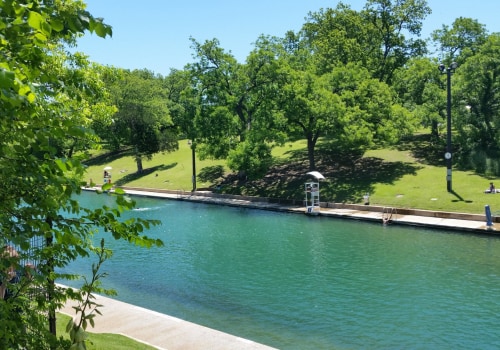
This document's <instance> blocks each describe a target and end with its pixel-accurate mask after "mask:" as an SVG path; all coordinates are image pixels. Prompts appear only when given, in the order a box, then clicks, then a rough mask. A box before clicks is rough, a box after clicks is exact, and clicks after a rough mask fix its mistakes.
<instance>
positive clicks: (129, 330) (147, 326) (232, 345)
mask: <svg viewBox="0 0 500 350" xmlns="http://www.w3.org/2000/svg"><path fill="white" fill-rule="evenodd" d="M95 297H96V299H95V300H94V301H95V302H96V303H98V304H101V305H103V307H101V308H100V311H101V313H102V315H97V316H96V320H95V327H94V328H91V327H89V328H87V331H89V332H91V333H114V334H122V335H125V336H127V337H130V338H132V339H135V340H137V341H139V342H141V343H145V344H148V345H151V346H153V347H155V348H157V349H169V350H176V349H178V350H200V349H204V350H210V349H213V350H235V349H242V350H266V349H267V350H270V349H273V348H271V347H268V346H265V345H262V344H258V343H256V342H253V341H251V340H247V339H243V338H240V337H236V336H233V335H230V334H227V333H223V332H219V331H217V330H215V329H211V328H207V327H203V326H200V325H197V324H194V323H191V322H187V321H184V320H181V319H179V318H175V317H171V316H168V315H165V314H161V313H159V312H155V311H152V310H148V309H145V308H142V307H139V306H135V305H131V304H127V303H123V302H121V301H117V300H115V299H111V298H107V297H103V296H101V295H95ZM73 305H74V303H71V302H70V303H67V304H66V305H65V307H64V308H62V309H61V310H59V311H60V312H62V313H65V314H67V315H70V316H72V317H73V316H74V315H75V311H74V309H72V306H73Z"/></svg>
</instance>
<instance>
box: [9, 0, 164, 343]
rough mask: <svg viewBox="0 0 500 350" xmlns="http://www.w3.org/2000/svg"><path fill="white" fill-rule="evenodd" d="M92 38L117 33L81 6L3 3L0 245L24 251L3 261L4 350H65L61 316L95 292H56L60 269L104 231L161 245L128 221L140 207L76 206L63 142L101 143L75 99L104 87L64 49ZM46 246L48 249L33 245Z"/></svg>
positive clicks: (74, 171) (74, 168)
mask: <svg viewBox="0 0 500 350" xmlns="http://www.w3.org/2000/svg"><path fill="white" fill-rule="evenodd" d="M86 31H90V32H93V33H95V34H97V35H99V36H102V37H104V36H107V35H110V34H111V27H110V26H108V25H106V24H104V23H103V22H102V20H101V19H97V18H95V17H93V16H92V15H91V14H90V13H88V12H87V11H86V10H85V7H84V5H83V3H82V2H80V1H71V0H68V1H64V2H63V1H34V0H25V1H23V2H19V1H14V0H6V1H2V2H0V112H1V113H0V136H1V142H0V147H1V151H0V181H1V183H2V186H1V188H0V203H1V206H0V246H1V247H4V246H5V245H12V246H15V247H16V248H17V249H18V251H19V253H20V255H19V256H9V255H5V254H3V251H2V254H0V279H1V281H2V283H3V284H4V286H6V287H8V288H9V289H10V290H11V291H12V293H13V296H12V297H11V298H9V299H8V300H3V299H0V344H1V345H2V348H9V349H11V348H15V349H23V348H24V349H40V348H48V347H52V348H55V347H57V346H58V345H57V342H58V341H57V339H56V336H55V322H54V320H55V317H54V316H55V310H56V309H57V308H58V306H59V305H60V304H61V303H62V302H64V301H65V299H66V298H68V297H69V296H73V297H77V298H80V299H83V297H84V294H85V293H86V292H89V290H88V289H85V290H81V291H79V292H75V291H74V292H73V293H71V290H65V289H61V288H59V287H57V286H56V285H55V284H54V282H55V280H56V279H58V280H59V281H61V282H62V281H63V280H62V279H63V278H64V276H63V275H60V274H58V273H57V269H58V268H60V267H64V266H66V265H67V264H68V263H69V262H70V261H72V260H74V259H76V258H78V257H80V256H87V255H89V253H90V251H92V244H91V240H90V238H91V236H92V234H93V232H94V231H95V230H96V227H102V228H103V229H104V230H105V231H107V232H110V233H111V234H112V235H110V237H109V238H110V239H126V240H128V241H130V242H135V243H137V244H145V245H150V244H153V243H156V244H161V242H159V241H154V240H151V239H148V238H147V237H145V236H143V234H141V232H142V230H143V229H144V228H145V227H147V226H148V225H149V224H150V223H149V222H147V221H142V220H136V219H132V220H130V221H126V222H121V221H120V220H119V216H120V210H121V209H124V208H127V207H130V206H131V203H129V202H128V201H126V200H125V198H123V197H122V196H119V195H118V196H117V199H118V200H119V203H118V207H117V208H118V209H110V208H107V207H104V208H98V209H91V208H84V207H81V206H80V203H79V202H78V198H76V197H75V196H76V195H78V193H80V191H81V186H82V184H83V182H82V179H83V175H84V171H85V168H84V166H83V165H82V163H81V159H80V158H79V157H75V156H74V155H73V156H72V157H71V158H69V157H68V156H70V153H71V152H68V151H64V152H61V150H64V149H66V150H68V149H69V148H68V147H66V146H64V147H61V140H68V139H78V140H83V139H86V140H88V141H90V140H92V137H88V136H87V135H88V133H89V130H88V129H86V123H82V117H85V113H81V112H80V111H77V104H76V103H74V102H73V101H71V100H72V99H75V100H77V101H78V100H80V101H81V102H82V106H89V105H90V104H91V100H90V99H91V97H90V96H92V95H93V93H92V89H88V90H87V91H85V93H84V92H83V90H85V89H87V87H90V86H97V85H95V84H94V83H92V79H91V78H90V77H89V75H86V74H82V72H83V71H82V70H80V68H76V69H73V68H74V65H76V66H77V67H90V65H89V64H88V63H87V62H84V60H85V59H84V58H83V57H77V56H73V55H70V54H61V50H64V47H65V45H72V44H74V43H75V40H76V38H77V37H78V36H80V35H82V34H83V33H85V32H86ZM78 60H82V61H80V62H78ZM56 62H59V63H57V64H56ZM61 72H64V74H60V73H61ZM71 72H73V73H74V74H71ZM96 92H97V91H94V93H96ZM95 111H97V109H96V110H95ZM37 239H38V240H39V241H43V242H44V243H46V244H43V245H33V242H35V241H36V240H37ZM107 239H108V238H107ZM25 260H30V261H32V262H34V263H36V267H37V268H36V271H35V272H34V273H32V274H31V276H32V278H29V279H26V278H24V279H22V283H17V284H9V282H8V281H9V279H10V278H8V277H9V276H8V275H7V273H6V271H7V268H8V267H9V266H14V267H15V268H17V269H19V270H22V269H23V268H22V264H21V262H22V261H25ZM31 292H38V293H35V294H31ZM45 293H47V294H45ZM75 293H76V294H75ZM29 295H34V298H35V300H33V299H31V300H30V299H29V298H28V297H27V296H29ZM47 316H48V319H49V320H50V322H49V324H47Z"/></svg>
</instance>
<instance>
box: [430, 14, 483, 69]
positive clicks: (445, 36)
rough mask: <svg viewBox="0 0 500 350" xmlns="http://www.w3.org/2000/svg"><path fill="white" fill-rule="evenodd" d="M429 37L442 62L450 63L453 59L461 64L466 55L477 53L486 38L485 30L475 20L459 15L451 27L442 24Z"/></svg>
mask: <svg viewBox="0 0 500 350" xmlns="http://www.w3.org/2000/svg"><path fill="white" fill-rule="evenodd" d="M431 39H432V41H433V43H434V45H435V46H437V48H438V52H439V56H440V58H441V60H442V61H443V62H446V63H447V64H450V63H451V62H453V61H455V62H457V63H458V64H459V65H461V64H462V63H464V62H465V61H466V60H467V58H468V57H470V56H473V55H475V54H476V53H478V51H479V49H480V47H481V45H483V44H484V43H485V41H486V39H487V31H486V28H485V26H484V25H483V24H480V23H479V22H478V21H477V20H475V19H471V18H466V17H459V18H457V19H456V20H455V21H453V24H452V26H451V28H450V27H448V26H447V25H443V27H442V28H441V29H437V30H435V31H433V32H432V34H431Z"/></svg>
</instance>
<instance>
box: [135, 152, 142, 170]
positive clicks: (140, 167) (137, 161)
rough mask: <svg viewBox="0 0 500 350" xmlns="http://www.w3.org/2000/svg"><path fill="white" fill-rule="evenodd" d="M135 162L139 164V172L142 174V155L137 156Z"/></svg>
mask: <svg viewBox="0 0 500 350" xmlns="http://www.w3.org/2000/svg"><path fill="white" fill-rule="evenodd" d="M135 163H136V164H137V173H138V174H140V173H142V170H143V168H142V157H141V156H135Z"/></svg>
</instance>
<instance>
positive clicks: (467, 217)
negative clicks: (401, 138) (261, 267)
mask: <svg viewBox="0 0 500 350" xmlns="http://www.w3.org/2000/svg"><path fill="white" fill-rule="evenodd" d="M123 189H124V190H125V192H126V193H128V194H131V195H137V196H146V197H155V198H168V199H176V200H185V201H193V202H199V203H208V204H220V205H229V206H240V207H246V208H255V209H264V210H274V211H282V212H290V213H302V214H304V213H305V208H304V206H300V205H297V204H295V205H294V204H287V203H285V204H282V203H274V202H271V201H269V200H266V199H263V200H259V198H252V197H239V196H221V195H212V194H210V193H203V192H199V193H198V192H195V193H192V192H184V191H161V190H154V189H134V188H126V187H125V188H123ZM319 215H320V216H326V217H336V218H344V219H357V220H364V221H372V222H379V223H381V224H382V223H384V221H386V220H384V219H390V220H387V221H386V223H391V224H401V225H409V226H422V227H428V228H435V229H444V230H454V231H467V232H474V233H479V234H493V235H496V234H498V232H497V230H499V231H500V217H493V220H492V221H493V222H492V225H491V226H487V223H486V216H485V215H481V214H468V213H449V212H436V211H428V210H414V209H404V208H393V207H380V206H370V205H346V204H332V203H325V206H323V205H322V206H321V210H320V214H319Z"/></svg>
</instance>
